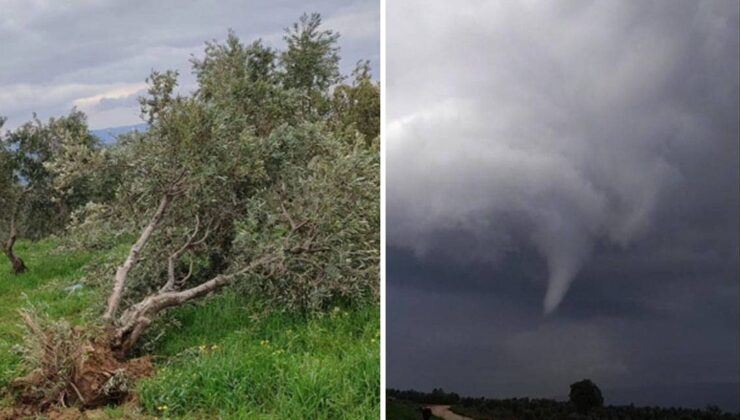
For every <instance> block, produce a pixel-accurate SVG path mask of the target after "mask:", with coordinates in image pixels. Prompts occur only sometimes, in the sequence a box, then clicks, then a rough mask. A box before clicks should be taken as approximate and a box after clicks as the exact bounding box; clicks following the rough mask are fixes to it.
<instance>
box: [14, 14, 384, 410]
mask: <svg viewBox="0 0 740 420" xmlns="http://www.w3.org/2000/svg"><path fill="white" fill-rule="evenodd" d="M319 23H320V18H319V17H318V15H310V16H309V15H307V16H304V17H303V18H302V19H301V20H300V22H299V23H298V24H297V25H295V26H293V27H291V28H290V29H289V30H288V31H287V34H286V41H287V45H288V50H287V51H286V52H283V53H279V52H277V51H274V50H272V49H270V48H267V47H265V46H264V45H263V44H262V43H261V42H259V41H257V42H255V43H252V44H251V45H248V46H244V45H243V44H241V43H240V42H239V40H238V39H237V38H236V36H234V35H233V34H229V37H228V39H227V41H226V42H225V43H224V44H217V43H209V44H207V47H206V49H205V57H204V58H202V59H200V60H194V61H193V68H194V72H195V75H196V77H197V80H198V83H199V89H197V90H196V91H195V92H194V93H192V94H191V95H189V96H181V95H178V94H176V87H177V74H176V73H174V72H163V73H157V72H155V73H153V74H152V75H151V76H150V78H149V79H148V82H149V91H148V94H147V95H146V96H145V97H143V98H142V99H141V108H142V116H143V118H144V119H145V120H146V121H147V122H148V123H149V129H148V130H147V131H146V132H145V133H135V134H132V135H130V136H128V137H127V138H125V139H124V140H123V141H121V142H120V144H119V145H117V146H116V150H115V151H111V150H92V149H89V150H84V148H83V149H80V150H77V152H78V153H74V156H76V157H75V158H74V159H68V160H62V161H57V162H54V163H53V164H51V165H48V166H49V167H50V168H53V170H54V171H55V173H56V174H57V176H58V178H59V179H61V180H65V182H60V183H58V184H57V188H58V189H60V190H64V189H65V188H66V185H67V182H71V181H72V180H74V179H76V177H78V176H81V177H86V176H89V175H90V173H106V171H107V172H108V173H115V174H116V179H117V183H116V187H115V191H116V192H115V198H114V199H113V200H111V201H109V202H106V203H105V204H104V205H105V206H106V208H107V209H109V211H107V212H106V213H105V214H106V216H105V217H107V218H110V219H115V220H116V221H117V222H116V223H117V224H118V225H121V224H123V225H126V226H129V228H128V230H129V232H131V233H133V234H134V237H135V239H134V240H133V241H132V242H133V243H132V244H131V246H130V249H129V250H128V253H127V255H126V256H125V258H122V260H121V261H120V264H119V265H118V266H117V267H116V269H115V270H114V272H111V273H110V274H109V275H110V277H108V276H105V278H102V279H100V281H99V284H100V285H101V287H103V288H106V289H107V290H110V293H109V294H108V296H107V301H106V302H105V305H104V309H103V314H102V316H101V322H100V327H99V328H100V330H101V331H102V333H100V334H97V335H94V338H90V336H89V335H85V334H83V333H79V334H76V333H69V334H68V335H69V336H73V337H76V339H77V340H78V342H79V343H78V345H77V346H73V348H72V349H71V350H69V351H68V352H67V354H69V355H71V358H74V359H75V360H90V361H92V362H93V363H96V364H97V365H98V366H104V369H103V372H101V371H100V370H97V371H96V370H95V369H93V368H91V367H90V365H84V366H83V365H80V364H79V363H83V364H84V362H77V364H75V363H71V364H70V366H71V367H70V368H69V369H68V372H69V374H67V375H64V376H63V377H60V376H59V375H58V374H56V373H55V374H54V375H56V376H54V375H52V374H51V373H50V372H45V371H44V369H43V367H39V366H38V365H36V366H35V367H36V369H35V370H34V371H33V373H32V376H27V377H24V378H21V379H20V380H19V381H17V382H16V383H17V385H18V386H17V389H18V390H19V391H20V394H21V395H26V396H27V395H28V394H29V393H28V392H27V390H29V389H39V388H44V389H47V390H48V389H51V388H52V387H51V385H50V384H49V382H54V383H55V385H54V388H53V389H55V390H57V391H55V392H45V393H43V400H44V401H45V404H53V402H51V401H59V400H60V399H61V400H63V401H64V403H65V404H70V403H77V402H79V403H81V404H82V405H85V406H94V405H97V404H100V403H103V402H108V401H112V400H116V399H117V398H120V396H121V395H122V394H124V393H125V392H124V390H123V388H122V386H118V385H116V384H127V381H126V380H123V379H121V378H122V377H125V376H126V371H127V370H128V369H132V370H134V371H136V370H140V369H139V368H140V366H141V364H142V362H141V359H129V357H130V356H131V355H132V354H135V353H136V349H137V348H139V347H137V346H138V345H139V344H140V343H141V341H142V338H144V337H145V336H146V333H147V331H148V330H149V329H150V328H151V326H152V325H154V324H156V323H157V321H158V320H159V319H161V318H162V315H163V314H164V313H165V312H166V310H167V309H170V308H173V307H177V306H180V305H183V304H186V303H187V302H190V301H193V300H196V299H198V298H202V297H204V296H206V295H208V294H210V293H213V292H216V291H218V290H219V289H222V288H224V287H231V288H233V289H234V290H236V291H238V292H240V293H246V294H251V295H255V296H260V297H261V298H263V299H265V300H267V301H269V302H272V303H274V305H273V306H274V307H277V308H282V309H284V310H291V311H301V312H313V311H321V310H322V309H324V308H326V307H327V306H329V305H332V304H334V303H336V302H337V301H342V302H349V303H352V302H358V303H359V302H367V301H375V300H376V299H377V297H378V295H379V281H378V280H379V277H378V275H379V266H378V262H379V225H380V219H379V176H380V170H379V141H378V139H377V137H375V138H367V136H366V135H365V134H364V133H363V132H361V131H359V130H357V129H353V128H352V127H355V126H356V125H357V124H354V123H353V122H352V121H347V118H349V117H348V116H347V115H348V114H347V113H346V112H342V113H340V112H338V111H337V110H334V109H332V103H333V101H332V88H333V87H335V86H334V85H331V84H330V83H329V82H328V81H331V82H332V83H336V82H338V81H339V78H338V77H335V75H336V74H338V68H337V66H338V60H337V56H336V54H337V52H338V48H337V47H336V42H337V37H336V36H335V35H334V34H333V33H332V32H331V31H320V30H319V29H318V25H319ZM296 40H299V41H300V42H298V41H296ZM295 72H307V73H308V74H307V75H306V74H295ZM313 73H315V75H314V76H315V77H314V76H311V74H313ZM316 80H318V81H320V82H321V83H313V82H311V81H316ZM297 81H304V82H305V83H298V82H297ZM309 82H311V83H309ZM347 88H348V89H350V88H352V87H351V86H349V87H347ZM306 101H315V103H314V104H312V105H309V106H307V105H306ZM344 106H346V104H344ZM363 109H366V112H370V113H373V114H374V115H375V114H377V113H378V112H379V110H378V109H372V108H369V107H364V108H363ZM340 114H341V115H342V118H343V120H342V122H341V123H337V122H336V121H334V119H336V118H338V115H340ZM355 114H357V118H358V119H361V121H363V122H366V121H371V120H373V118H374V117H373V116H372V115H371V116H367V115H360V114H361V113H359V112H355ZM340 126H341V129H337V127H340ZM370 131H371V132H373V131H372V130H370ZM375 133H377V131H375ZM86 154H88V156H86ZM102 155H105V156H103V157H101V156H102ZM85 156H86V157H85ZM83 161H84V164H83V163H81V162H83ZM103 167H106V168H108V169H105V168H103ZM110 168H115V169H110ZM62 195H63V194H62ZM27 318H29V319H30V321H29V320H27V323H29V325H31V327H29V329H30V330H33V331H36V332H33V331H32V332H31V333H32V334H34V335H36V336H38V335H42V336H46V335H48V333H47V332H41V331H45V329H44V328H37V327H36V326H34V321H33V319H31V317H27ZM36 324H38V322H37V323H36ZM49 340H52V338H51V336H50V338H49ZM42 341H43V340H42ZM40 347H44V345H43V344H41V345H40ZM47 347H54V346H47ZM55 348H59V346H56V347H55ZM80 349H83V350H80ZM85 349H87V350H85ZM85 352H87V353H85ZM40 353H41V354H44V352H43V351H41V352H40ZM81 354H87V356H85V357H80V355H81ZM91 355H95V357H92V356H91ZM103 355H105V357H103ZM37 358H38V357H37ZM41 358H42V359H43V358H44V357H41ZM101 358H102V359H106V358H107V359H106V361H101ZM55 360H56V359H55ZM57 371H59V369H57ZM39 372H41V373H39ZM80 372H83V373H80ZM85 372H86V373H85ZM131 376H136V374H132V375H131ZM60 384H61V385H60ZM124 388H125V387H124ZM38 395H41V394H38ZM106 396H108V397H106ZM114 396H115V398H114Z"/></svg>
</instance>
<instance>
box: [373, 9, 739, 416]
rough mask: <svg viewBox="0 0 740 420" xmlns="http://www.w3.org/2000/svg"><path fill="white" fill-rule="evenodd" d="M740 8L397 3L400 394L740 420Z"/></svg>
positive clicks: (392, 183)
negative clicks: (577, 394) (588, 388)
mask: <svg viewBox="0 0 740 420" xmlns="http://www.w3.org/2000/svg"><path fill="white" fill-rule="evenodd" d="M421 9H423V10H424V13H418V10H421ZM739 9H740V3H738V2H737V1H735V0H715V1H668V0H666V1H649V2H645V1H637V0H635V1H601V2H592V1H587V0H572V1H553V2H538V1H521V2H487V1H470V2H464V3H455V6H454V7H453V6H451V3H449V2H445V1H432V2H428V1H421V0H418V1H403V2H388V18H387V30H388V33H387V39H388V47H387V48H388V49H387V53H388V57H387V80H386V86H387V92H388V96H387V98H386V101H387V104H388V120H389V123H388V127H387V129H386V136H387V137H386V138H387V141H386V146H387V147H386V150H387V153H388V155H387V156H388V160H387V162H388V168H387V170H388V178H387V206H388V207H387V216H388V222H387V239H388V243H389V248H388V272H387V285H388V319H387V325H388V350H387V351H388V384H389V386H391V387H396V388H406V387H411V388H417V389H427V390H428V389H431V388H432V387H439V386H441V387H444V388H446V389H449V390H455V391H457V392H459V393H463V394H472V395H488V396H491V397H496V396H557V395H567V391H568V385H569V384H570V383H572V382H575V381H576V380H579V379H582V378H583V377H589V378H591V379H593V380H595V381H596V383H597V384H599V385H601V386H602V388H606V389H609V390H610V392H607V393H606V398H607V402H609V400H610V396H611V397H612V398H611V401H612V402H624V401H625V400H626V399H628V398H630V399H634V400H636V401H635V402H640V403H656V404H679V403H680V404H689V405H697V404H698V405H699V406H703V405H705V404H707V403H711V402H716V403H718V404H722V405H723V406H725V407H727V406H728V405H729V408H734V409H736V410H737V409H738V408H737V404H738V400H737V398H738V397H737V395H738V386H737V383H738V376H739V375H740V367H739V366H738V363H739V361H738V356H737V355H738V352H739V351H740V349H739V348H738V330H739V328H740V326H739V325H738V322H739V321H738V315H739V314H738V299H740V295H739V290H740V289H739V287H738V279H739V278H740V268H738V267H739V265H740V262H739V259H740V256H739V254H740V245H739V241H738V211H740V206H739V205H738V189H739V188H740V177H739V175H738V166H739V164H740V162H739V157H738V156H739V155H738V142H739V135H740V131H739V127H738V125H739V124H740V121H739V116H738V115H739V113H740V109H739V104H738V103H739V101H740V93H739V92H740V88H739V86H740V83H739V81H738V73H739V71H740V68H739V67H740V65H739V63H738V60H739V57H738V49H739V48H740V39H739V38H740V34H739V32H738V26H739V25H740V21H739V18H738V16H739V14H740V11H739ZM636 389H638V390H639V392H637V393H635V390H636ZM708 390H709V391H708ZM684 394H685V395H687V396H684ZM715 400H716V401H715Z"/></svg>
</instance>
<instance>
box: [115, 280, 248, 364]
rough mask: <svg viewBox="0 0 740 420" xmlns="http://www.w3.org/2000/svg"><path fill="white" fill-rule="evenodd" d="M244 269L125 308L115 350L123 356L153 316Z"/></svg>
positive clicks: (148, 297) (203, 291)
mask: <svg viewBox="0 0 740 420" xmlns="http://www.w3.org/2000/svg"><path fill="white" fill-rule="evenodd" d="M244 271H245V270H241V271H239V272H238V273H234V274H230V275H220V276H217V277H215V278H213V279H211V280H209V281H207V282H205V283H201V284H199V285H198V286H195V287H192V288H190V289H187V290H183V291H180V292H164V293H159V294H156V295H151V296H147V297H146V298H145V299H144V300H142V301H141V302H139V303H137V304H136V305H134V306H132V307H130V308H129V309H128V310H126V311H125V312H124V313H123V315H121V318H120V325H121V326H120V327H119V328H118V330H117V331H116V335H115V336H116V341H117V343H115V346H116V349H115V350H116V351H117V352H118V353H119V355H121V356H125V354H127V353H128V352H129V351H130V350H131V349H132V348H133V347H134V345H135V344H136V342H137V341H138V340H139V338H140V337H141V335H142V333H143V332H144V331H145V330H146V329H147V327H149V325H150V324H151V322H152V320H153V319H154V317H155V316H156V315H157V314H159V313H160V312H162V311H163V310H165V309H167V308H171V307H173V306H179V305H182V304H183V303H185V302H187V301H190V300H192V299H196V298H199V297H202V296H205V295H207V294H208V293H210V292H212V291H214V290H216V289H218V288H220V287H222V286H224V285H226V284H228V283H229V282H230V281H231V280H233V279H234V277H236V276H237V275H239V274H242V273H243V272H244Z"/></svg>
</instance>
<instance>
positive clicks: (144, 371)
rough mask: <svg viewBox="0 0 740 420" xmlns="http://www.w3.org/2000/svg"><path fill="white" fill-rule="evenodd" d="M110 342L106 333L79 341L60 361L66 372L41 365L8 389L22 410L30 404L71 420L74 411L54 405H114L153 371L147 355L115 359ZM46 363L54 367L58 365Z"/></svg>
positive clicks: (49, 413) (37, 408) (126, 396)
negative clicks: (60, 408) (96, 337)
mask: <svg viewBox="0 0 740 420" xmlns="http://www.w3.org/2000/svg"><path fill="white" fill-rule="evenodd" d="M110 343H111V341H110V337H109V336H107V335H103V336H102V337H100V338H98V339H97V340H92V339H88V340H83V341H81V342H80V343H79V345H78V346H77V348H76V350H73V351H71V352H70V353H69V355H68V356H67V358H69V359H70V360H69V361H68V362H67V363H65V364H63V366H66V371H64V372H59V371H58V369H56V370H57V371H53V370H55V369H48V368H47V369H44V366H45V365H42V367H40V368H38V369H36V370H34V371H33V372H31V373H30V374H28V375H26V376H24V377H21V378H18V379H16V380H14V381H13V382H12V384H11V388H12V390H13V391H14V394H15V396H16V401H17V402H18V403H19V404H20V405H21V406H22V407H23V408H22V410H24V411H27V410H28V409H29V407H33V408H35V409H36V411H37V412H47V413H48V415H52V413H57V415H58V416H57V417H56V418H60V419H68V418H69V419H73V418H77V417H74V412H72V411H56V412H55V411H54V409H55V407H81V408H83V409H89V408H95V407H100V406H102V405H106V404H112V403H113V404H118V403H121V402H124V401H126V400H127V399H128V398H130V397H131V395H132V391H133V388H134V383H135V382H136V381H137V380H138V379H141V378H143V377H147V376H150V375H151V374H152V373H153V371H154V366H153V364H152V360H151V357H148V356H147V357H142V358H138V359H131V360H119V359H117V358H116V357H115V354H114V352H113V351H111V344H110ZM54 351H55V349H54V348H47V349H46V352H54ZM45 357H48V358H58V355H56V354H49V355H45ZM50 366H55V368H56V367H58V366H59V364H58V363H57V364H53V365H50ZM19 409H21V408H19ZM60 416H61V417H60ZM70 416H72V417H70ZM0 418H2V417H1V416H0ZM16 418H17V417H16ZM80 418H81V417H80Z"/></svg>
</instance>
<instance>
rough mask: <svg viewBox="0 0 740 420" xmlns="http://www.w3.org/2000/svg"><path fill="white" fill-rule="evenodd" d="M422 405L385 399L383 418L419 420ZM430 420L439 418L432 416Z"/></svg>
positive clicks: (390, 419)
mask: <svg viewBox="0 0 740 420" xmlns="http://www.w3.org/2000/svg"><path fill="white" fill-rule="evenodd" d="M421 408H422V404H418V403H415V402H413V401H406V400H398V399H395V398H388V399H386V404H385V410H386V411H385V418H386V419H387V420H419V419H421V418H422V417H421V411H420V410H421ZM432 420H441V419H440V418H439V417H436V416H432Z"/></svg>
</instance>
